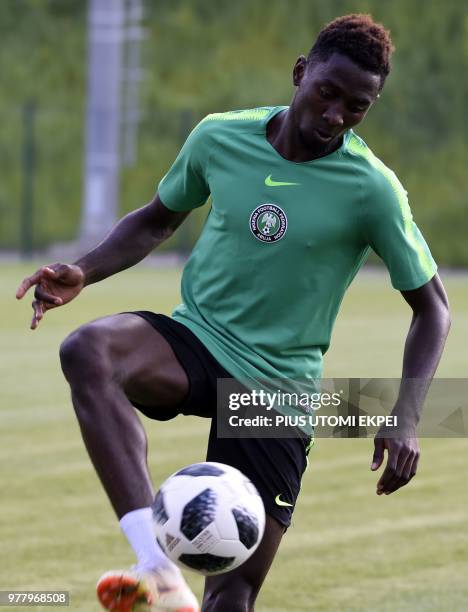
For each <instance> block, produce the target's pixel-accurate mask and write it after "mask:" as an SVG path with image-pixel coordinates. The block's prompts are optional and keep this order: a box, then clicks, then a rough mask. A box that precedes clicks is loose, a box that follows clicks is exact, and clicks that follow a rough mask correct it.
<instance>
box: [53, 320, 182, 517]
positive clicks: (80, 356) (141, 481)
mask: <svg viewBox="0 0 468 612" xmlns="http://www.w3.org/2000/svg"><path fill="white" fill-rule="evenodd" d="M60 357H61V362H62V369H63V372H64V374H65V377H66V378H67V380H68V382H69V384H70V387H71V392H72V400H73V406H74V408H75V412H76V415H77V418H78V421H79V424H80V428H81V433H82V435H83V440H84V442H85V444H86V448H87V450H88V453H89V456H90V458H91V460H92V462H93V464H94V467H95V469H96V472H97V473H98V475H99V478H100V479H101V482H102V484H103V486H104V489H105V491H106V493H107V495H108V497H109V500H110V502H111V504H112V506H113V508H114V510H115V512H116V514H117V516H118V517H119V519H120V518H121V517H122V516H123V515H124V514H126V513H127V512H130V511H131V510H135V509H137V508H143V507H146V506H149V505H151V503H152V500H153V487H152V483H151V478H150V475H149V472H148V466H147V462H146V456H147V439H146V434H145V431H144V429H143V426H142V425H141V422H140V419H139V418H138V415H137V413H136V411H135V408H134V407H133V406H132V405H131V403H130V401H129V399H128V398H129V397H131V398H132V399H133V400H135V401H138V402H139V403H141V404H143V405H146V406H154V407H155V410H157V409H158V408H162V409H168V408H173V409H174V414H176V410H177V407H178V406H179V405H180V404H181V402H182V401H183V400H184V398H185V397H186V395H187V393H188V388H189V383H188V380H187V375H186V373H185V371H184V369H183V368H182V366H181V365H180V363H179V362H178V360H177V358H176V357H175V355H174V352H173V350H172V348H171V347H170V346H169V344H168V343H167V341H166V340H165V339H164V338H163V337H162V336H161V334H159V332H157V331H156V330H155V329H154V328H153V327H152V326H151V325H150V324H149V323H148V322H147V321H145V320H144V319H143V318H141V317H139V316H137V315H133V314H119V315H115V316H110V317H105V318H103V319H98V320H96V321H93V322H91V323H88V324H87V325H84V326H83V327H80V328H79V329H78V330H76V331H75V332H73V333H72V334H71V335H70V336H68V338H67V339H66V340H65V341H64V342H63V344H62V346H61V349H60Z"/></svg>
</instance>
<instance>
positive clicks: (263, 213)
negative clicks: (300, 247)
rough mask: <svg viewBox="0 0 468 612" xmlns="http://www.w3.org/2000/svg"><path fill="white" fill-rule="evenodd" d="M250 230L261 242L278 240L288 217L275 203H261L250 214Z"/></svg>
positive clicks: (285, 226) (282, 233)
mask: <svg viewBox="0 0 468 612" xmlns="http://www.w3.org/2000/svg"><path fill="white" fill-rule="evenodd" d="M249 224H250V231H251V232H252V234H253V235H254V236H255V238H257V240H261V241H262V242H278V240H281V238H282V237H283V236H284V235H285V233H286V230H287V229H288V218H287V217H286V214H285V212H284V210H282V209H281V208H280V207H279V206H277V205H276V204H262V205H261V206H257V208H256V209H255V210H254V211H253V212H252V214H251V215H250V222H249Z"/></svg>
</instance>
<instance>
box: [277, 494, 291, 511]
mask: <svg viewBox="0 0 468 612" xmlns="http://www.w3.org/2000/svg"><path fill="white" fill-rule="evenodd" d="M275 504H277V505H278V506H290V507H291V508H292V507H293V505H294V504H288V502H285V501H283V500H282V499H281V493H280V494H279V495H277V496H276V497H275Z"/></svg>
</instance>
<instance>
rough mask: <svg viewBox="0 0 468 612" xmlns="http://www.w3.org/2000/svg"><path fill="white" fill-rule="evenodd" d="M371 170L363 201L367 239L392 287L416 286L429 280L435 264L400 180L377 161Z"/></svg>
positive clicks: (406, 287)
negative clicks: (368, 185) (372, 174)
mask: <svg viewBox="0 0 468 612" xmlns="http://www.w3.org/2000/svg"><path fill="white" fill-rule="evenodd" d="M375 170H376V171H375V173H374V176H373V180H372V181H371V182H370V183H371V189H370V192H369V194H368V195H369V197H367V198H366V200H367V201H366V203H365V206H366V222H365V229H366V237H367V241H368V243H369V245H370V246H371V248H372V249H373V250H374V251H375V252H376V253H377V255H378V256H379V257H381V258H382V260H383V261H384V263H385V265H386V266H387V268H388V271H389V273H390V278H391V281H392V285H393V287H394V288H395V289H398V290H400V291H408V290H411V289H417V288H418V287H421V286H422V285H424V284H425V283H427V282H428V281H430V280H431V278H432V277H433V276H434V274H435V273H436V271H437V265H436V263H435V261H434V259H433V258H432V255H431V252H430V250H429V247H428V246H427V244H426V241H425V240H424V238H423V236H422V234H421V232H420V231H419V229H418V227H417V226H416V224H415V222H414V221H413V216H412V214H411V209H410V206H409V203H408V195H407V192H406V191H405V189H404V188H403V186H402V185H401V183H400V181H399V180H398V178H397V177H396V175H395V174H394V172H392V171H391V170H390V169H389V168H387V167H386V166H385V165H384V164H382V163H381V162H380V163H379V164H378V167H377V168H375Z"/></svg>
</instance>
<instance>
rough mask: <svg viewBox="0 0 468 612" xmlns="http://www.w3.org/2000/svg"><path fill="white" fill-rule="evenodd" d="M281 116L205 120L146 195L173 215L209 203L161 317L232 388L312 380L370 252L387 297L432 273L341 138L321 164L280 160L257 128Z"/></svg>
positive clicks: (394, 208) (358, 148) (398, 204)
mask: <svg viewBox="0 0 468 612" xmlns="http://www.w3.org/2000/svg"><path fill="white" fill-rule="evenodd" d="M286 108H287V107H285V106H276V107H262V108H256V109H252V110H241V111H232V112H227V113H215V114H212V115H208V116H207V117H206V118H205V119H203V120H202V121H201V122H200V123H199V124H198V126H197V127H196V128H195V129H194V130H193V131H192V133H191V134H190V136H189V137H188V139H187V141H186V143H185V144H184V146H183V147H182V150H181V151H180V153H179V155H178V157H177V159H176V161H175V162H174V164H173V166H172V167H171V169H170V170H169V172H168V173H167V174H166V176H165V177H164V178H163V179H162V181H161V182H160V184H159V188H158V193H159V196H160V198H161V200H162V202H163V203H164V204H165V206H167V208H169V209H171V210H174V211H186V210H191V209H194V208H196V207H198V206H202V205H203V204H205V202H206V201H207V199H208V197H209V196H210V195H211V210H210V212H209V215H208V218H207V220H206V222H205V225H204V228H203V231H202V233H201V235H200V238H199V239H198V241H197V243H196V245H195V247H194V249H193V252H192V254H191V256H190V259H189V261H188V262H187V265H186V266H185V269H184V273H183V277H182V299H183V304H181V305H180V306H178V307H177V308H176V309H175V311H174V313H173V317H174V319H175V320H177V321H179V322H180V323H183V324H184V325H186V326H187V327H189V328H190V329H191V330H192V332H193V333H194V334H195V335H196V336H197V337H198V338H199V339H200V340H201V342H202V343H203V344H204V345H205V346H206V348H207V349H208V350H209V351H210V352H211V353H212V355H213V356H214V357H215V358H216V359H217V360H218V361H219V363H220V364H221V365H222V366H223V367H224V368H225V369H226V370H227V371H228V372H229V373H230V374H231V375H232V376H233V377H235V378H238V379H246V378H247V379H251V378H254V379H258V378H320V376H321V373H322V356H323V354H324V353H325V351H326V350H327V349H328V346H329V344H330V336H331V332H332V328H333V324H334V321H335V318H336V315H337V313H338V309H339V306H340V304H341V300H342V299H343V295H344V293H345V291H346V289H347V287H348V286H349V284H350V283H351V281H352V280H353V278H354V276H355V275H356V273H357V271H358V270H359V268H360V267H361V266H362V264H363V263H364V261H365V259H366V257H367V255H368V253H369V250H370V249H373V250H374V251H375V252H376V253H377V254H378V255H379V256H380V257H381V258H382V259H383V261H384V262H385V264H386V266H387V268H388V270H389V272H390V277H391V281H392V284H393V286H394V287H395V288H396V289H399V290H408V289H416V288H418V287H420V286H422V285H424V284H425V283H426V282H428V281H429V280H430V279H431V278H432V277H433V276H434V274H435V272H436V269H437V267H436V264H435V262H434V260H433V259H432V257H431V254H430V251H429V249H428V247H427V245H426V243H425V241H424V239H423V237H422V235H421V233H420V232H419V230H418V228H417V227H416V225H415V223H414V222H413V219H412V216H411V211H410V208H409V205H408V200H407V195H406V192H405V190H404V189H403V187H402V186H401V184H400V182H399V181H398V179H397V177H396V176H395V174H394V173H393V172H392V171H391V170H389V169H388V168H387V167H386V166H385V165H384V164H383V163H382V162H381V161H380V160H379V159H377V157H375V155H374V154H373V153H372V151H371V150H370V149H369V148H368V147H367V146H366V144H365V143H364V142H363V141H362V140H361V139H360V138H359V137H358V136H356V134H354V133H353V131H352V130H349V131H348V132H347V133H346V134H345V136H344V138H343V144H342V146H341V147H340V148H339V149H338V150H336V151H335V152H333V153H330V154H329V155H327V156H325V157H321V158H319V159H315V160H313V161H308V162H300V163H299V162H292V161H289V160H287V159H284V158H283V157H281V155H280V154H279V153H278V152H277V151H276V150H275V149H274V147H273V146H272V145H271V144H270V143H269V142H268V140H267V138H266V125H267V122H268V120H269V119H270V118H271V117H273V116H274V115H275V114H276V113H278V112H280V111H282V110H285V109H286Z"/></svg>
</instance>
